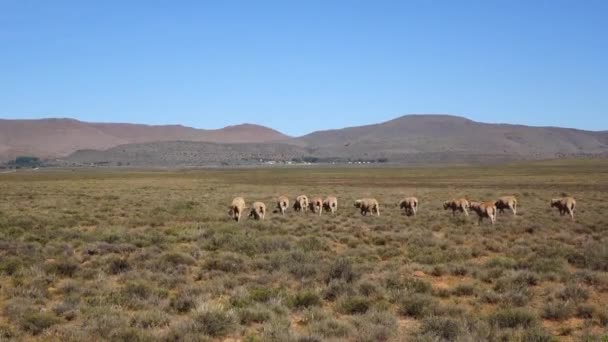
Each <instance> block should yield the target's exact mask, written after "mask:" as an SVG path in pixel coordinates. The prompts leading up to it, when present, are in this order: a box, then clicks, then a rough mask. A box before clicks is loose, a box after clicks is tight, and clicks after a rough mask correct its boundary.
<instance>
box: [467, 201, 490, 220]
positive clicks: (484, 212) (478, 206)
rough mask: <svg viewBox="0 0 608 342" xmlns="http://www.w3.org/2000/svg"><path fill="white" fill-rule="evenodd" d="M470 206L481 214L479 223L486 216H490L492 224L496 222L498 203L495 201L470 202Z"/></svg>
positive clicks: (478, 214)
mask: <svg viewBox="0 0 608 342" xmlns="http://www.w3.org/2000/svg"><path fill="white" fill-rule="evenodd" d="M469 207H470V208H471V210H473V211H474V212H476V213H477V216H479V224H481V221H482V220H483V218H484V217H487V218H489V219H490V222H492V224H494V223H496V205H495V204H494V202H492V201H490V202H482V203H480V202H470V203H469Z"/></svg>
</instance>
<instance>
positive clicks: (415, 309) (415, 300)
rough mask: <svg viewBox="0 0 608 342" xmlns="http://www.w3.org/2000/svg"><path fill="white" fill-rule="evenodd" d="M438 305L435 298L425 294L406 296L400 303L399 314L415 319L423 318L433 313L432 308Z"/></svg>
mask: <svg viewBox="0 0 608 342" xmlns="http://www.w3.org/2000/svg"><path fill="white" fill-rule="evenodd" d="M434 305H436V303H435V302H434V300H433V298H432V297H430V296H428V295H424V294H413V295H409V296H405V297H404V298H402V299H401V300H400V301H399V308H398V310H397V311H398V312H399V314H401V315H403V316H410V317H414V318H422V317H425V316H427V315H428V314H429V313H430V312H431V308H432V307H433V306H434Z"/></svg>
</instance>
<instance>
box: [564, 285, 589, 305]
mask: <svg viewBox="0 0 608 342" xmlns="http://www.w3.org/2000/svg"><path fill="white" fill-rule="evenodd" d="M557 297H558V298H560V299H561V300H564V301H569V300H572V301H576V302H580V301H585V300H587V299H589V290H587V289H585V288H583V287H580V286H578V285H575V284H570V285H567V286H566V287H565V288H564V289H563V290H561V291H560V292H559V293H558V295H557Z"/></svg>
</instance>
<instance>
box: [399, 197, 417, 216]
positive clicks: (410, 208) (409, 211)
mask: <svg viewBox="0 0 608 342" xmlns="http://www.w3.org/2000/svg"><path fill="white" fill-rule="evenodd" d="M399 208H400V209H403V210H405V214H406V215H408V216H409V215H414V216H416V212H417V211H418V199H417V198H416V197H407V198H404V199H402V200H401V201H400V202H399Z"/></svg>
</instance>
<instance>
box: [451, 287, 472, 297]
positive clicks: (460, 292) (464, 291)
mask: <svg viewBox="0 0 608 342" xmlns="http://www.w3.org/2000/svg"><path fill="white" fill-rule="evenodd" d="M452 293H453V294H454V295H455V296H472V295H474V294H475V286H474V285H471V284H459V285H458V286H456V287H455V288H454V289H453V290H452Z"/></svg>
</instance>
